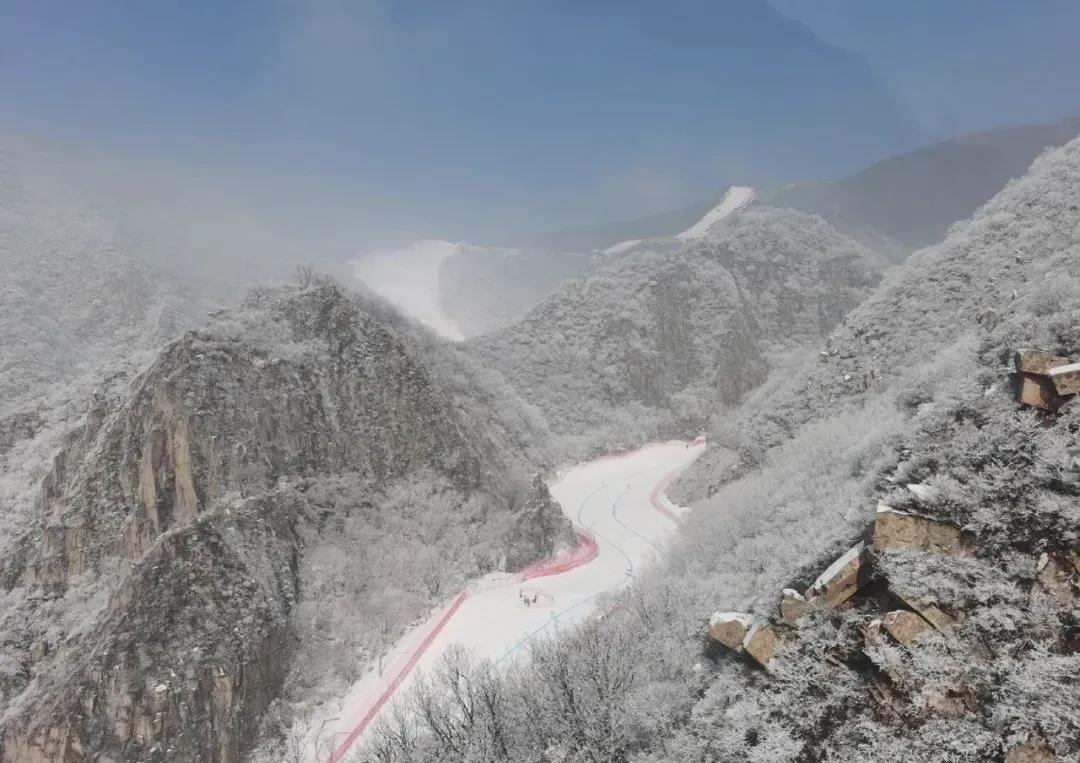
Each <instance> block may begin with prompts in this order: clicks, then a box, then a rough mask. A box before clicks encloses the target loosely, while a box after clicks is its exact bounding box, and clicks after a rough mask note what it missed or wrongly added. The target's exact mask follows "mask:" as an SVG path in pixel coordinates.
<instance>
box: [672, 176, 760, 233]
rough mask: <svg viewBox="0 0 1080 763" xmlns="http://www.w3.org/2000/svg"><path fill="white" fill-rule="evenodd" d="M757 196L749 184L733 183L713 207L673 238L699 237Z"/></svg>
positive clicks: (747, 204)
mask: <svg viewBox="0 0 1080 763" xmlns="http://www.w3.org/2000/svg"><path fill="white" fill-rule="evenodd" d="M756 198H757V191H755V190H754V189H753V188H751V187H750V186H745V185H733V186H731V188H729V189H728V190H727V193H725V194H724V198H723V199H722V200H721V201H720V203H719V204H717V205H716V206H715V207H713V208H712V209H710V210H709V211H708V212H706V213H705V216H704V217H702V218H701V219H700V220H698V221H697V222H696V223H694V224H693V225H691V226H690V227H689V228H687V229H686V230H684V231H683V232H682V233H680V234H679V235H677V236H676V237H675V238H678V239H682V240H683V241H687V240H690V239H695V238H701V237H702V236H704V235H705V234H706V233H708V232H709V228H711V227H713V226H714V225H716V224H717V223H718V222H720V221H721V220H723V219H724V218H725V217H727V216H728V215H730V214H732V213H734V212H738V211H739V210H740V209H744V208H745V207H748V206H749V205H750V203H751V202H752V201H753V200H754V199H756Z"/></svg>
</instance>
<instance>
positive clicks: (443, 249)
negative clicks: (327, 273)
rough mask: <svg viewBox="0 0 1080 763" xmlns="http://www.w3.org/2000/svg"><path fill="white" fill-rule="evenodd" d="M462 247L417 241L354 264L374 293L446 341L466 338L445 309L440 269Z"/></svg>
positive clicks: (441, 242) (372, 253) (354, 272)
mask: <svg viewBox="0 0 1080 763" xmlns="http://www.w3.org/2000/svg"><path fill="white" fill-rule="evenodd" d="M461 246H462V245H461V244H454V243H451V242H449V241H438V240H428V241H417V242H415V243H413V244H410V245H408V246H406V247H403V248H400V249H379V250H376V251H374V252H369V253H367V254H365V255H363V256H361V257H358V258H357V259H355V260H353V261H352V263H351V264H352V268H353V274H354V275H355V276H356V277H357V278H358V279H359V280H361V281H363V282H364V283H365V284H367V286H368V288H370V289H371V290H372V291H375V292H377V293H378V294H380V295H381V296H383V297H385V298H386V299H388V300H390V301H391V302H393V303H394V304H395V305H397V307H398V308H400V309H401V310H402V311H404V312H405V313H407V314H408V315H410V316H412V317H413V318H415V319H416V320H418V321H420V322H421V323H423V324H424V325H425V326H427V327H428V328H429V329H431V330H432V331H434V332H435V333H436V334H439V335H440V336H442V337H445V338H446V339H452V340H454V341H460V340H462V339H464V335H463V334H462V333H461V329H459V328H458V327H457V325H455V323H454V321H452V320H451V319H450V318H449V317H448V316H447V315H446V312H445V311H444V310H443V306H442V297H441V296H440V291H439V270H440V269H441V268H442V263H443V260H445V259H446V258H447V257H449V256H450V255H452V254H454V252H456V251H458V249H459V248H460V247H461Z"/></svg>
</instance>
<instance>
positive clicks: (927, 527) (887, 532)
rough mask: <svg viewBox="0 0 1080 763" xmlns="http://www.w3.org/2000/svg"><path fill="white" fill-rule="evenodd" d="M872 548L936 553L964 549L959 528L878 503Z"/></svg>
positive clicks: (879, 551)
mask: <svg viewBox="0 0 1080 763" xmlns="http://www.w3.org/2000/svg"><path fill="white" fill-rule="evenodd" d="M872 541H873V546H874V551H877V552H878V553H882V552H884V551H890V550H903V551H930V552H933V553H936V554H959V553H962V552H963V550H964V549H963V546H962V544H961V539H960V528H959V527H957V526H956V525H954V524H952V523H950V522H939V521H937V520H936V519H930V518H929V517H924V516H921V515H919V514H912V513H910V512H907V511H898V510H897V509H894V508H892V507H891V506H886V505H885V504H879V505H878V509H877V513H876V514H875V515H874V529H873V532H872Z"/></svg>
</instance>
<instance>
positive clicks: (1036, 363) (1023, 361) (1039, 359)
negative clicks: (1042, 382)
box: [1013, 348, 1070, 376]
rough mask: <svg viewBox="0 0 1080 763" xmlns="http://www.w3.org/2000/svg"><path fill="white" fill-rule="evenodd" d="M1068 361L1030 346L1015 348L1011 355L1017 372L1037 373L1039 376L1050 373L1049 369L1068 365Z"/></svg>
mask: <svg viewBox="0 0 1080 763" xmlns="http://www.w3.org/2000/svg"><path fill="white" fill-rule="evenodd" d="M1069 362H1070V361H1069V359H1068V358H1065V357H1062V356H1061V355H1054V354H1053V353H1052V352H1046V351H1045V350H1036V349H1030V348H1027V349H1021V350H1017V351H1016V354H1015V355H1014V356H1013V364H1014V365H1015V366H1016V370H1017V372H1018V373H1022V374H1038V375H1039V376H1046V375H1048V374H1049V373H1050V369H1052V368H1056V367H1058V366H1064V365H1068V363H1069Z"/></svg>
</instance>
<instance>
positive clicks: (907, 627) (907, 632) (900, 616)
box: [881, 609, 930, 646]
mask: <svg viewBox="0 0 1080 763" xmlns="http://www.w3.org/2000/svg"><path fill="white" fill-rule="evenodd" d="M881 625H882V627H884V628H885V630H887V631H888V632H889V635H890V636H892V637H893V638H894V639H896V640H897V641H899V642H900V643H901V644H904V645H905V646H906V645H907V644H910V643H911V642H912V641H914V640H915V639H917V638H918V637H919V636H920V635H921V634H922V633H924V632H925V631H927V630H929V629H930V623H928V622H926V621H925V620H923V619H922V618H921V617H919V616H918V615H917V614H915V613H914V612H909V611H907V610H906V609H897V610H893V611H892V612H889V613H887V614H886V615H885V617H883V618H881Z"/></svg>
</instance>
